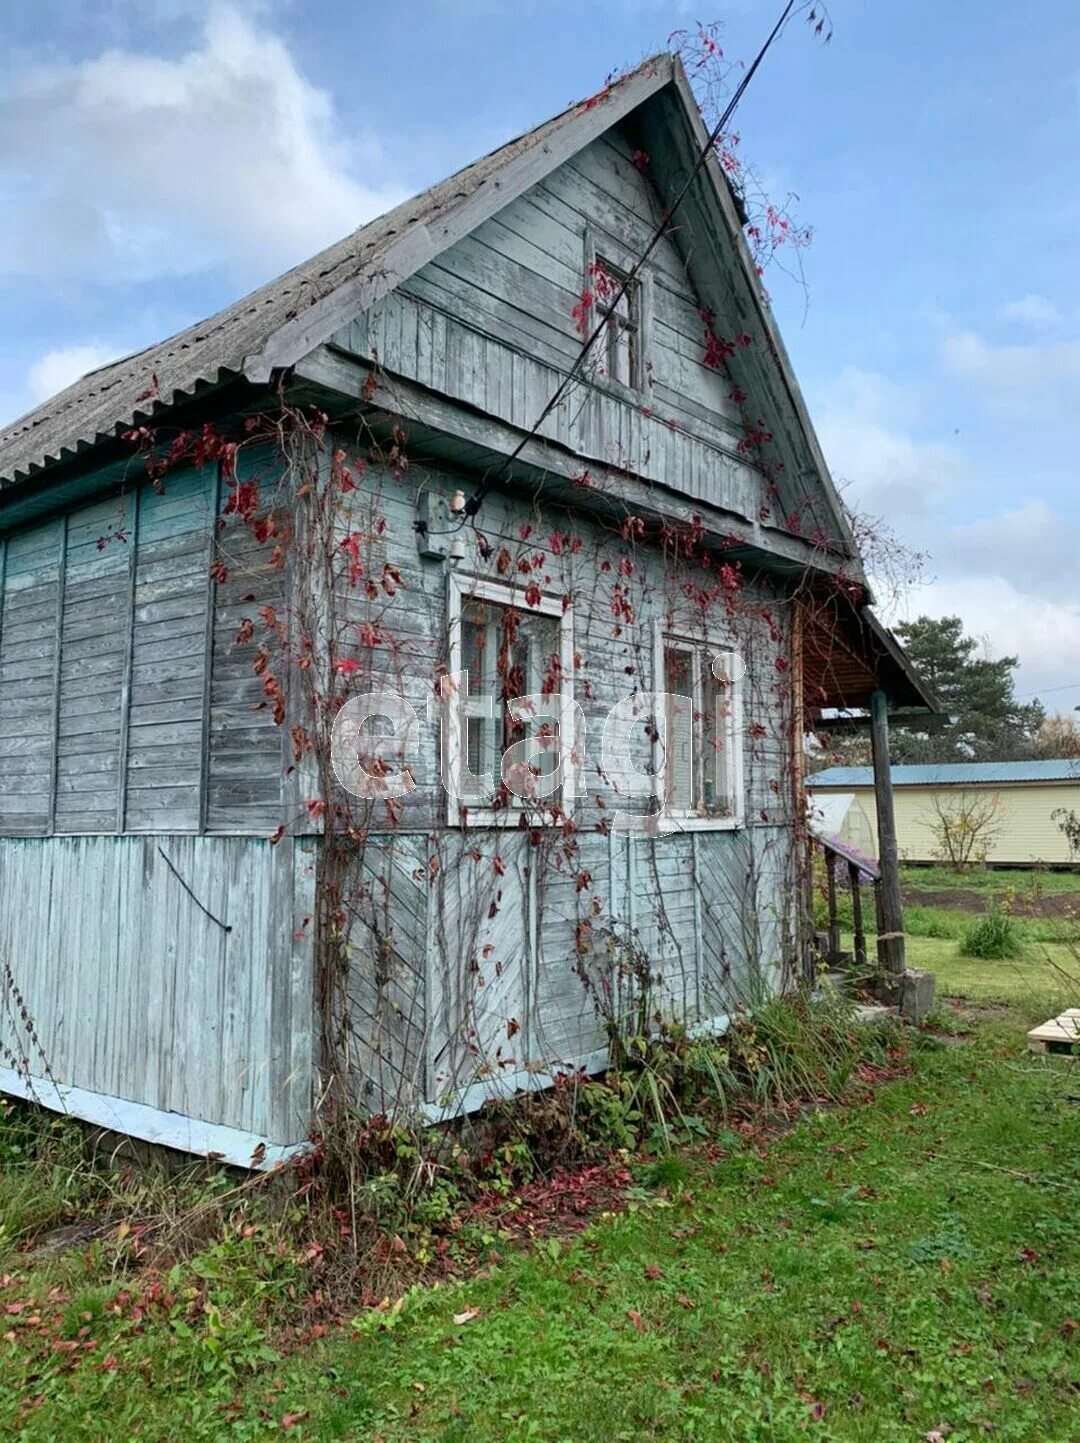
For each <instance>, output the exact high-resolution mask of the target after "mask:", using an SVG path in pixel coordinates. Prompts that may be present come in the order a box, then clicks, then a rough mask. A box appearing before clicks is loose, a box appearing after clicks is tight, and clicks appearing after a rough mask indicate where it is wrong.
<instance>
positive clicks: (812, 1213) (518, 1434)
mask: <svg viewBox="0 0 1080 1443" xmlns="http://www.w3.org/2000/svg"><path fill="white" fill-rule="evenodd" d="M920 945H921V944H920ZM927 945H929V942H928V943H927ZM980 965H982V966H984V967H985V965H986V964H980ZM957 985H959V979H958V982H957ZM965 985H967V984H965ZM1023 1025H1024V1019H1022V1018H1018V1017H1016V1016H1009V1017H1008V1019H1006V1020H1004V1021H1001V1020H999V1021H996V1022H994V1023H993V1024H992V1025H988V1026H985V1027H983V1028H982V1029H981V1030H980V1032H979V1033H978V1035H977V1037H976V1038H975V1039H974V1040H972V1041H968V1042H964V1043H961V1044H959V1045H951V1046H948V1047H944V1046H941V1045H940V1044H938V1045H934V1044H932V1043H930V1042H928V1043H927V1044H926V1045H925V1046H924V1047H920V1048H917V1049H916V1051H915V1054H914V1062H915V1072H914V1075H913V1076H911V1077H910V1078H906V1079H903V1080H901V1081H897V1082H893V1083H890V1084H888V1085H886V1086H884V1087H883V1088H881V1089H880V1090H879V1091H878V1092H877V1093H876V1095H875V1096H874V1098H873V1100H872V1101H870V1102H869V1103H864V1104H860V1105H854V1106H850V1107H841V1108H830V1109H827V1110H823V1111H817V1112H811V1113H809V1114H808V1115H806V1116H805V1117H804V1118H803V1120H802V1121H801V1122H800V1123H799V1124H798V1125H797V1126H796V1127H795V1128H794V1129H793V1130H792V1131H790V1132H789V1133H787V1134H786V1135H784V1136H781V1137H779V1138H776V1139H774V1140H773V1141H772V1142H771V1143H770V1144H769V1145H768V1146H767V1147H766V1146H764V1145H763V1144H761V1143H760V1140H759V1139H757V1138H755V1137H754V1136H752V1135H751V1136H750V1137H749V1138H747V1137H744V1136H742V1135H740V1134H736V1133H724V1134H722V1135H721V1136H720V1138H719V1142H720V1143H721V1145H722V1147H723V1150H724V1152H725V1153H726V1155H725V1156H721V1157H717V1158H714V1160H712V1161H709V1160H707V1159H706V1158H705V1157H703V1156H701V1155H700V1154H699V1155H698V1156H696V1157H694V1158H688V1159H684V1158H681V1157H678V1158H675V1159H673V1160H672V1159H669V1160H668V1161H666V1162H663V1163H661V1164H660V1165H659V1166H657V1167H655V1168H654V1170H653V1172H652V1173H651V1174H643V1175H642V1177H641V1179H640V1186H639V1187H638V1188H637V1189H636V1190H635V1192H634V1194H633V1196H632V1200H631V1209H630V1211H629V1212H627V1213H624V1214H621V1215H618V1216H613V1217H603V1218H601V1219H599V1220H598V1221H597V1222H596V1223H595V1224H594V1225H593V1226H592V1228H591V1229H590V1230H589V1231H588V1232H587V1233H585V1234H584V1235H583V1236H581V1237H580V1238H579V1239H578V1240H577V1241H575V1242H572V1243H571V1242H569V1241H564V1242H562V1243H558V1242H551V1241H548V1242H542V1243H540V1244H539V1245H538V1246H537V1248H536V1249H535V1250H534V1251H533V1252H532V1253H531V1254H523V1253H520V1252H515V1251H514V1250H512V1249H510V1248H508V1247H506V1246H504V1245H503V1244H502V1243H501V1242H500V1240H499V1238H498V1237H497V1236H493V1237H492V1238H491V1239H490V1241H491V1244H492V1247H493V1249H494V1251H495V1252H496V1253H497V1254H498V1255H499V1256H498V1261H497V1262H493V1263H492V1264H491V1265H490V1267H488V1268H487V1269H486V1270H485V1274H484V1276H478V1277H476V1278H475V1279H474V1280H473V1281H471V1282H469V1283H467V1284H459V1285H454V1286H453V1287H447V1288H442V1289H436V1290H428V1291H425V1292H417V1293H414V1294H410V1295H409V1296H407V1297H406V1299H405V1301H404V1303H403V1305H402V1306H401V1307H400V1309H398V1310H397V1311H394V1312H386V1313H384V1314H379V1313H373V1314H367V1315H365V1316H364V1318H363V1319H361V1320H358V1323H357V1326H355V1327H352V1326H344V1327H342V1328H341V1329H340V1330H338V1331H337V1332H335V1333H333V1334H332V1335H331V1336H330V1337H328V1338H326V1339H323V1340H322V1341H320V1342H310V1341H308V1342H304V1343H302V1344H299V1345H298V1344H296V1342H295V1341H294V1342H292V1343H289V1342H286V1341H285V1340H283V1338H282V1337H281V1336H280V1329H279V1328H278V1327H277V1326H275V1325H276V1324H277V1323H280V1321H281V1320H282V1319H283V1318H286V1317H294V1316H295V1312H296V1307H297V1299H296V1290H297V1289H298V1288H300V1287H302V1286H304V1282H303V1280H304V1277H305V1276H306V1275H305V1272H304V1267H303V1262H302V1260H298V1259H296V1258H294V1257H292V1256H291V1255H290V1254H289V1253H288V1251H287V1250H286V1251H285V1252H284V1253H280V1251H279V1250H280V1248H281V1243H280V1236H281V1235H280V1232H278V1231H275V1228H274V1226H273V1225H272V1224H270V1223H265V1224H264V1223H260V1222H259V1221H258V1220H257V1219H254V1220H253V1221H251V1222H249V1223H248V1227H250V1228H252V1229H253V1231H252V1232H251V1235H250V1236H248V1237H245V1236H244V1235H243V1232H244V1229H243V1228H241V1227H239V1226H238V1227H237V1228H236V1230H235V1232H234V1233H230V1234H229V1235H227V1236H225V1237H223V1238H219V1239H217V1240H214V1241H212V1242H210V1243H209V1244H208V1245H207V1246H206V1247H205V1248H204V1249H203V1251H202V1252H200V1253H199V1254H198V1255H197V1256H196V1257H195V1258H194V1259H193V1260H192V1261H190V1262H187V1263H184V1264H182V1265H180V1266H178V1267H177V1268H176V1269H175V1270H174V1271H173V1273H172V1274H171V1275H168V1276H166V1277H165V1278H164V1279H163V1280H162V1285H161V1291H159V1292H158V1293H156V1294H154V1293H153V1292H152V1290H151V1291H150V1292H148V1291H147V1288H146V1285H145V1282H144V1281H140V1278H139V1275H138V1273H137V1272H136V1273H131V1274H125V1273H123V1272H121V1271H117V1272H116V1273H115V1274H114V1273H113V1271H112V1270H113V1267H114V1266H115V1262H114V1261H111V1260H113V1259H115V1257H116V1256H117V1253H116V1250H115V1249H114V1248H113V1247H112V1245H111V1243H110V1242H109V1241H108V1240H106V1241H104V1242H102V1243H97V1244H94V1245H91V1246H90V1247H89V1248H84V1249H83V1250H82V1251H78V1252H74V1253H71V1254H69V1255H67V1256H66V1257H64V1258H61V1259H59V1260H54V1261H52V1262H47V1263H46V1262H37V1263H29V1262H28V1261H27V1260H26V1258H25V1257H23V1256H21V1255H20V1254H18V1253H17V1252H12V1251H9V1253H8V1255H7V1256H6V1257H0V1278H4V1275H5V1270H6V1273H7V1274H8V1275H10V1276H8V1277H6V1279H5V1280H4V1281H3V1282H2V1285H0V1314H3V1315H5V1316H3V1317H2V1318H0V1326H3V1327H4V1328H6V1337H4V1338H3V1339H2V1340H0V1433H4V1434H5V1436H12V1437H15V1438H24V1439H35V1440H38V1439H41V1440H44V1439H63V1440H67V1439H80V1438H101V1439H104V1438H109V1439H119V1438H124V1439H126V1438H135V1437H144V1438H154V1439H172V1438H176V1439H185V1440H188V1439H204V1438H205V1439H226V1438H236V1439H256V1438H259V1439H261V1438H272V1437H276V1436H279V1435H280V1434H282V1433H284V1434H285V1435H286V1436H288V1437H290V1438H294V1439H297V1440H301V1439H309V1440H310V1439H335V1438H341V1439H346V1438H347V1439H363V1440H372V1443H374V1440H377V1439H381V1440H383V1443H406V1440H409V1443H413V1440H417V1443H418V1440H429V1439H430V1440H436V1439H438V1440H446V1443H453V1440H462V1443H464V1440H469V1443H482V1440H492V1443H494V1440H499V1443H502V1440H507V1443H517V1440H543V1443H570V1440H573V1443H591V1440H596V1443H618V1440H624V1439H625V1440H634V1443H639V1440H643V1439H665V1440H667V1439H673V1440H674V1439H693V1440H711V1439H716V1440H726V1443H766V1440H768V1443H788V1440H803V1439H806V1438H811V1439H813V1438H818V1439H821V1440H823V1443H825V1440H830V1443H831V1440H836V1443H856V1440H858V1443H893V1440H895V1443H914V1440H920V1439H925V1438H928V1437H930V1438H934V1437H936V1436H941V1437H947V1438H948V1439H949V1443H974V1440H977V1439H978V1440H982V1439H984V1438H991V1439H995V1440H1001V1443H1008V1440H1013V1443H1035V1440H1039V1443H1065V1440H1075V1439H1076V1437H1077V1424H1076V1416H1077V1382H1078V1379H1080V1357H1078V1350H1080V1330H1078V1327H1077V1323H1076V1321H1075V1320H1076V1319H1078V1318H1080V1208H1078V1207H1077V1200H1078V1196H1080V1108H1078V1107H1077V1106H1076V1105H1075V1104H1074V1103H1073V1102H1072V1101H1071V1100H1070V1092H1071V1091H1075V1090H1076V1084H1075V1083H1074V1082H1073V1081H1072V1075H1071V1072H1070V1070H1069V1065H1068V1064H1067V1063H1063V1062H1060V1061H1054V1060H1051V1061H1049V1062H1044V1061H1041V1060H1037V1059H1033V1058H1030V1057H1029V1056H1028V1055H1027V1054H1026V1053H1025V1052H1024V1050H1023ZM18 1171H19V1170H18V1168H17V1167H11V1168H7V1169H6V1170H5V1171H4V1173H3V1174H0V1196H2V1195H3V1190H4V1189H5V1188H8V1187H9V1186H11V1185H12V1179H13V1178H17V1176H18ZM661 1181H662V1182H664V1183H666V1185H667V1186H666V1190H658V1188H657V1183H658V1182H661ZM62 1183H63V1179H62V1178H61V1179H59V1180H57V1179H53V1180H52V1184H53V1185H57V1184H59V1185H62ZM275 1239H278V1241H277V1242H275ZM290 1290H291V1294H290ZM35 1400H40V1401H35ZM934 1430H937V1434H935V1431H934Z"/></svg>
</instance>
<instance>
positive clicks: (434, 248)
mask: <svg viewBox="0 0 1080 1443" xmlns="http://www.w3.org/2000/svg"><path fill="white" fill-rule="evenodd" d="M672 69H673V62H672V59H671V57H670V56H668V55H661V56H657V57H655V58H653V59H651V60H647V61H646V62H645V63H644V64H643V65H641V66H639V67H638V69H637V70H635V71H634V72H632V73H631V74H630V75H627V76H626V77H625V78H624V79H623V80H621V81H619V82H617V83H615V84H613V85H612V86H611V87H610V89H609V90H607V91H606V92H601V95H600V97H599V98H594V99H593V100H586V101H582V102H580V103H578V104H576V105H572V106H570V107H569V108H568V109H566V110H564V111H563V112H562V113H561V114H560V115H557V116H555V117H554V118H553V119H551V120H548V121H546V122H545V123H544V124H542V125H539V126H537V127H536V128H535V129H534V130H530V131H527V132H526V133H525V134H524V135H520V136H518V137H517V138H516V139H514V140H510V141H508V142H507V143H506V144H505V145H502V146H500V147H499V148H498V149H497V150H494V151H492V152H491V154H490V155H486V156H484V157H483V158H482V159H481V160H477V161H474V162H473V163H472V164H471V165H467V166H466V167H465V168H464V169H463V170H459V171H457V172H455V173H454V174H453V175H451V176H449V177H448V178H447V179H446V180H443V181H440V182H439V183H438V184H437V185H433V186H431V187H430V188H429V189H428V190H425V191H422V192H421V193H420V194H419V195H415V196H413V197H412V199H410V200H406V201H403V202H402V203H401V205H399V206H395V207H394V209H393V210H390V211H387V212H386V213H385V215H381V216H378V217H377V218H376V219H375V220H373V221H370V222H369V223H368V224H367V225H364V226H361V227H360V229H359V230H356V231H353V232H352V234H351V235H348V236H346V237H345V238H344V240H340V241H338V242H336V243H335V244H334V245H331V246H328V247H327V248H326V249H325V250H323V251H320V252H319V253H318V255H316V256H313V257H312V258H311V259H310V260H307V261H304V262H302V263H301V264H300V265H297V266H294V267H293V268H292V270H290V271H286V272H285V274H284V275H282V276H279V277H278V278H277V279H276V280H272V281H269V282H268V283H267V284H266V285H264V286H260V287H259V289H258V290H256V291H253V292H251V294H250V295H247V296H245V297H243V298H242V299H241V300H239V301H236V302H235V303H234V304H233V305H231V306H227V307H226V308H225V309H224V310H222V311H218V312H217V314H216V315H213V316H210V317H209V318H208V319H206V320H204V321H200V322H198V323H197V324H196V325H193V326H189V327H188V328H187V329H186V330H183V331H180V332H178V333H177V334H176V335H174V336H170V337H169V338H168V339H167V340H165V341H162V342H160V343H159V344H158V345H156V346H148V347H147V348H146V349H145V350H142V351H136V352H135V353H134V354H133V355H130V356H125V357H124V358H122V359H121V360H119V361H115V362H113V363H112V364H110V365H107V366H102V367H100V368H99V369H98V370H95V371H91V372H89V374H88V375H86V376H83V377H82V378H81V379H80V380H78V381H76V382H75V383H74V384H73V385H71V386H69V387H68V388H67V389H66V390H64V391H61V392H59V394H58V395H56V396H53V397H51V398H50V399H49V400H48V401H45V402H44V403H43V404H42V405H40V406H38V407H37V408H36V409H35V410H33V411H30V412H28V413H27V414H26V415H25V416H22V417H20V418H19V419H18V420H16V421H14V422H12V423H11V424H10V425H8V426H5V427H4V428H3V429H2V430H0V480H3V481H7V482H10V481H12V480H14V479H16V478H18V477H25V476H28V475H30V474H31V473H33V472H34V471H37V470H40V469H42V468H43V467H44V466H46V465H48V464H49V463H50V462H54V461H57V460H59V459H62V458H63V457H64V456H65V455H66V454H72V453H74V452H76V451H77V450H81V449H84V448H85V447H87V446H90V445H93V444H94V443H95V441H98V440H100V439H102V438H104V437H112V436H115V434H116V431H117V428H118V427H130V426H131V425H133V424H135V423H136V421H137V419H139V418H145V417H147V416H150V415H152V414H153V413H154V412H155V411H157V410H160V409H161V408H162V407H164V406H167V405H169V404H171V403H175V402H176V401H179V400H182V399H185V398H186V397H188V396H190V395H191V394H192V393H193V392H194V391H195V390H196V389H197V388H198V387H199V386H200V385H213V384H215V383H216V382H217V381H218V380H219V379H221V378H222V375H223V373H225V374H226V375H246V376H247V377H248V378H249V379H251V380H267V379H269V376H270V372H271V370H272V368H273V366H274V365H288V364H290V363H291V362H292V361H295V360H297V359H299V357H300V355H303V354H305V353H306V352H307V351H309V350H311V349H312V348H313V347H314V346H315V345H318V344H319V343H320V342H321V341H322V340H324V339H325V336H324V335H323V334H321V332H322V330H323V329H324V328H323V327H321V326H320V325H319V319H320V316H321V313H322V312H323V311H324V310H325V308H326V303H327V301H328V300H334V301H336V302H340V301H341V299H342V292H343V290H346V288H347V289H348V292H349V296H350V299H351V298H352V297H355V309H361V308H362V307H363V306H365V305H371V304H372V303H373V302H374V301H375V300H376V299H378V296H379V295H381V294H385V292H387V291H390V290H392V289H393V288H394V286H395V285H398V284H400V283H401V281H403V280H404V279H406V278H407V276H409V275H411V274H412V273H413V272H414V271H415V270H417V269H419V267H420V266H421V265H423V264H425V263H426V262H427V261H428V260H429V259H431V257H432V256H434V255H436V254H438V252H439V251H441V250H443V249H445V248H446V246H447V245H450V244H452V243H453V241H454V240H456V239H457V238H458V236H459V234H465V233H466V232H467V231H468V230H470V229H472V228H473V227H474V226H476V225H478V224H479V223H480V220H481V219H483V218H484V217H483V209H486V207H484V206H483V201H487V203H488V205H489V206H490V211H491V213H494V212H495V211H497V210H501V209H502V207H503V206H505V205H507V204H509V202H510V201H511V200H513V199H514V198H515V196H516V195H517V194H519V193H521V192H522V191H523V190H525V189H526V188H527V187H528V186H529V185H532V184H534V183H535V182H536V181H537V180H539V179H540V178H541V177H542V175H543V174H546V173H547V172H548V171H549V170H551V169H554V168H555V166H557V165H559V164H561V163H562V162H563V161H564V160H565V159H567V158H568V157H569V156H570V155H572V154H575V153H576V152H577V151H578V150H579V149H581V148H582V147H583V146H584V145H587V144H589V142H590V141H591V140H592V139H593V138H595V136H597V135H600V134H602V133H603V131H605V130H607V129H608V128H609V127H610V126H612V125H614V124H615V123H616V122H617V121H618V120H619V119H621V118H622V117H623V116H624V115H626V114H628V113H629V112H630V111H631V110H633V109H634V108H636V107H637V106H638V105H640V104H641V103H642V102H643V101H644V100H646V99H648V97H649V96H650V95H652V94H653V93H654V92H655V91H656V90H658V89H660V88H661V87H662V86H664V85H667V84H669V83H670V81H671V78H672ZM478 201H479V202H481V205H479V206H478V205H477V204H476V202H478ZM463 213H464V214H465V216H466V217H467V219H466V223H465V224H464V225H462V224H461V218H462V215H463ZM455 222H457V223H456V224H455ZM334 309H335V313H336V312H337V310H338V309H339V306H338V305H335V308H334ZM329 330H333V327H332V326H331V327H330V328H329ZM327 334H329V331H327ZM309 335H310V336H311V337H313V338H312V339H311V340H310V342H309V341H308V336H309ZM286 358H287V359H286ZM155 377H156V378H157V385H156V388H154V386H153V380H154V378H155ZM149 390H155V395H154V396H153V398H151V397H149V396H147V395H146V393H147V391H149Z"/></svg>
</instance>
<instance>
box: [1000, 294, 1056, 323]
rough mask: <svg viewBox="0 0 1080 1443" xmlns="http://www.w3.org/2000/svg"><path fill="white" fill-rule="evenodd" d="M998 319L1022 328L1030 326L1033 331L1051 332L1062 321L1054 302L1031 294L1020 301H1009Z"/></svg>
mask: <svg viewBox="0 0 1080 1443" xmlns="http://www.w3.org/2000/svg"><path fill="white" fill-rule="evenodd" d="M998 317H999V318H1000V319H1001V320H1003V321H1005V322H1011V323H1014V324H1016V325H1020V326H1029V327H1030V328H1031V330H1033V331H1050V330H1053V328H1054V327H1055V326H1059V325H1060V324H1061V321H1062V315H1061V312H1060V311H1059V310H1058V308H1057V306H1055V305H1054V303H1053V301H1049V300H1047V298H1046V297H1045V296H1040V295H1035V294H1029V295H1026V296H1021V297H1020V299H1019V300H1016V301H1009V302H1008V304H1007V305H1004V306H1002V307H1001V309H1000V310H999V311H998Z"/></svg>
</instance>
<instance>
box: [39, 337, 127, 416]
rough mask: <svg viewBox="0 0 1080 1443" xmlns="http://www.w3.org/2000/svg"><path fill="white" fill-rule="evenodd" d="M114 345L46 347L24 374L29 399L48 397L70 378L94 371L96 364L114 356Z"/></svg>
mask: <svg viewBox="0 0 1080 1443" xmlns="http://www.w3.org/2000/svg"><path fill="white" fill-rule="evenodd" d="M116 357H117V351H116V348H115V347H113V348H111V349H110V348H109V347H108V346H98V345H88V346H63V347H61V348H60V349H58V350H55V351H46V352H45V354H44V355H43V356H40V357H39V358H38V359H37V360H36V361H35V362H34V363H33V365H32V366H31V367H30V369H29V371H28V372H27V375H26V389H27V393H28V395H29V397H30V400H31V402H32V403H33V404H34V405H37V403H38V402H39V401H47V400H48V399H49V397H50V396H55V395H56V393H57V391H63V390H64V389H65V387H67V386H70V385H71V384H72V382H73V381H77V380H79V379H80V377H82V376H85V375H86V373H87V371H96V370H97V368H98V367H99V366H104V365H105V364H106V363H107V362H109V361H113V360H115V359H116Z"/></svg>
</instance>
